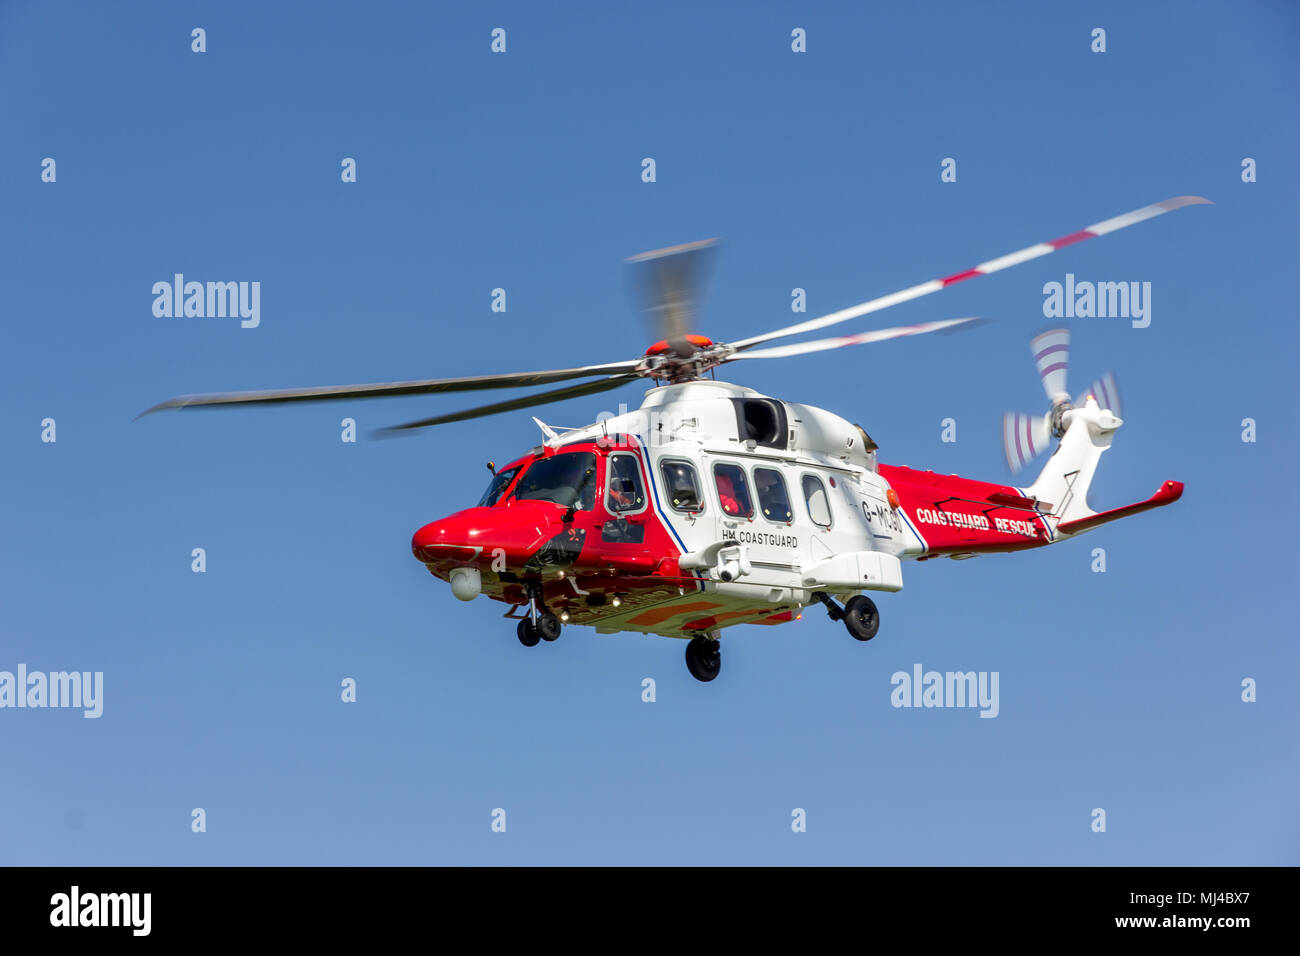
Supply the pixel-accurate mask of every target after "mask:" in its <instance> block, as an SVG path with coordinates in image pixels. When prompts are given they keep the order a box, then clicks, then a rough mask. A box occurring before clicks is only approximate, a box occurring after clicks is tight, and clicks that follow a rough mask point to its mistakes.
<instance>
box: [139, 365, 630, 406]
mask: <svg viewBox="0 0 1300 956" xmlns="http://www.w3.org/2000/svg"><path fill="white" fill-rule="evenodd" d="M636 367H637V363H636V362H610V363H608V364H606V365H584V366H581V367H578V368H562V369H552V370H550V371H542V372H508V373H506V374H504V375H471V376H467V377H465V378H431V379H424V380H422V381H414V382H377V383H375V384H371V385H339V386H325V387H322V388H283V389H273V390H268V391H252V392H221V393H216V394H211V395H181V396H179V397H177V398H170V399H168V400H167V401H165V402H160V403H159V404H157V405H155V406H153V408H148V409H145V410H144V411H143V412H141V413H140V414H139V415H137V416H136V417H137V418H141V417H143V416H145V415H148V414H149V413H151V412H158V411H162V410H163V409H167V408H197V407H202V406H205V405H257V404H261V405H271V404H278V403H284V402H319V401H327V400H330V399H336V398H382V397H387V396H392V395H426V394H430V393H433V392H473V391H479V390H481V389H489V388H517V387H521V386H528V385H547V384H549V383H551V382H563V381H565V380H567V379H573V378H590V377H593V376H596V375H608V374H611V373H618V372H630V371H632V370H634V369H635V368H636Z"/></svg>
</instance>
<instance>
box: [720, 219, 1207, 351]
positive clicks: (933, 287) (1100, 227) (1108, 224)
mask: <svg viewBox="0 0 1300 956" xmlns="http://www.w3.org/2000/svg"><path fill="white" fill-rule="evenodd" d="M1202 204H1210V200H1208V199H1203V198H1201V197H1200V196H1175V197H1174V198H1172V199H1166V200H1164V201H1163V202H1158V203H1154V204H1152V205H1150V206H1143V207H1142V208H1141V209H1135V210H1133V211H1132V212H1126V213H1124V214H1123V215H1121V216H1115V217H1114V218H1112V219H1105V220H1103V221H1101V222H1098V223H1094V224H1093V225H1091V226H1087V227H1085V228H1083V229H1080V230H1079V231H1078V232H1072V233H1070V234H1069V235H1066V236H1061V237H1060V238H1059V239H1052V240H1050V241H1048V242H1040V243H1038V244H1037V245H1034V246H1029V247H1027V248H1024V249H1021V250H1019V251H1018V252H1011V253H1008V254H1007V255H1005V256H999V257H998V258H996V259H990V260H989V261H988V262H981V263H980V264H979V265H977V266H975V267H974V268H972V269H967V270H966V271H965V272H956V273H954V274H952V275H950V276H946V277H944V278H942V279H931V280H930V281H929V282H922V283H921V284H920V285H914V286H912V287H911V288H910V289H903V290H902V291H901V292H893V293H890V294H889V295H883V296H881V297H880V298H878V299H872V300H871V301H870V302H864V303H862V304H861V305H855V306H852V307H851V308H847V309H841V310H840V311H839V312H832V313H830V314H829V315H823V316H822V317H821V318H817V319H809V320H807V321H806V322H800V323H798V324H797V325H791V326H787V327H786V328H783V329H777V330H776V331H774V332H768V333H766V334H764V335H755V336H753V337H752V338H748V339H741V340H740V341H739V342H733V343H732V344H733V345H734V346H735V347H736V348H738V349H747V348H750V347H751V346H754V345H758V344H760V343H762V342H767V341H770V340H772V339H779V338H783V337H785V336H787V335H798V334H800V333H802V332H814V331H816V330H817V329H824V328H826V327H827V326H828V325H835V324H836V323H838V322H847V321H848V320H849V319H856V318H858V317H859V316H862V315H867V314H868V313H871V312H879V311H880V310H881V309H887V308H889V307H890V306H892V305H898V304H900V303H902V302H910V301H911V300H912V299H919V298H920V297H921V296H923V295H929V294H930V293H931V292H938V291H939V290H940V289H946V288H948V286H950V285H956V284H957V283H958V282H963V281H965V280H966V279H973V278H975V277H976V276H983V275H988V274H990V273H992V272H1000V271H1001V270H1003V269H1009V268H1010V267H1011V266H1018V265H1020V264H1021V263H1022V262H1029V261H1030V260H1031V259H1037V258H1039V257H1040V256H1045V255H1047V254H1048V253H1052V252H1055V251H1056V250H1057V249H1062V248H1064V247H1065V246H1072V245H1074V244H1075V243H1076V242H1082V241H1083V240H1085V239H1092V238H1094V237H1096V236H1104V235H1106V234H1107V233H1111V232H1115V231H1116V230H1118V229H1124V228H1126V227H1128V226H1132V225H1136V224H1137V223H1139V222H1145V221H1146V220H1148V219H1153V218H1155V217H1156V216H1162V215H1164V214H1165V213H1167V212H1172V211H1173V210H1175V209H1181V208H1183V207H1184V206H1196V205H1202Z"/></svg>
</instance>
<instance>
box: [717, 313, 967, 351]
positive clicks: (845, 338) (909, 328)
mask: <svg viewBox="0 0 1300 956" xmlns="http://www.w3.org/2000/svg"><path fill="white" fill-rule="evenodd" d="M981 321H983V320H981V319H980V318H978V317H976V316H972V317H970V318H965V319H944V320H942V321H940V322H922V323H921V324H919V325H899V326H895V327H894V328H891V329H875V330H873V331H871V332H859V333H857V334H856V335H836V336H833V337H831V338H828V339H813V340H812V341H811V342H798V343H796V344H794V345H778V346H776V347H775V348H770V349H756V350H755V351H753V352H739V353H737V354H735V355H733V356H731V357H730V358H729V359H727V361H728V362H734V361H735V360H736V359H756V358H787V357H789V356H791V355H804V354H806V353H808V352H824V351H826V350H827V349H837V348H840V347H842V346H845V345H866V344H868V343H870V342H883V341H885V340H886V339H897V338H902V337H903V336H906V335H924V334H925V333H927V332H942V331H945V330H948V329H955V328H956V327H958V326H962V325H969V324H970V323H972V322H981Z"/></svg>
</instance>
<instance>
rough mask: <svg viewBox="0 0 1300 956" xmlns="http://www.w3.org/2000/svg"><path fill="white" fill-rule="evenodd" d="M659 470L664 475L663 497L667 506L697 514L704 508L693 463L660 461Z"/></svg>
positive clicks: (685, 512) (686, 512)
mask: <svg viewBox="0 0 1300 956" xmlns="http://www.w3.org/2000/svg"><path fill="white" fill-rule="evenodd" d="M659 472H660V474H662V475H663V476H664V497H665V498H667V499H668V505H669V507H671V508H672V509H673V510H674V511H680V512H682V513H684V514H699V513H700V512H701V511H703V510H704V499H703V496H701V494H700V479H699V476H698V475H696V474H695V466H694V465H692V464H691V463H690V462H688V461H665V462H661V463H660V465H659Z"/></svg>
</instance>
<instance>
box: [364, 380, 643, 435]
mask: <svg viewBox="0 0 1300 956" xmlns="http://www.w3.org/2000/svg"><path fill="white" fill-rule="evenodd" d="M638 378H640V376H639V375H612V376H610V377H609V378H603V379H601V380H600V381H598V382H584V383H583V384H581V385H570V386H568V387H566V388H556V389H552V390H551V391H549V392H538V393H536V394H534V395H523V396H521V397H519V398H512V399H510V400H509V401H504V402H496V403H494V404H492V405H480V406H479V407H477V408H467V409H465V410H464V411H461V412H452V413H450V414H448V415H435V416H434V417H433V418H421V419H419V420H418V421H414V422H406V423H405V424H403V425H392V426H390V427H388V428H380V429H377V430H376V431H375V432H374V434H375V435H376V436H379V437H382V436H386V435H395V434H397V433H399V432H403V431H409V430H410V429H413V428H428V427H429V426H431V425H446V424H447V423H449V422H463V421H465V420H466V419H468V418H483V417H485V416H488V415H497V414H500V413H501V412H513V411H515V410H516V409H519V408H530V407H531V406H533V405H548V404H550V403H551V402H559V401H562V400H564V399H566V398H577V397H578V396H580V395H594V394H595V393H596V392H605V391H609V390H610V389H611V388H618V387H619V386H620V385H626V384H627V383H628V382H635V381H636V380H637V379H638Z"/></svg>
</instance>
